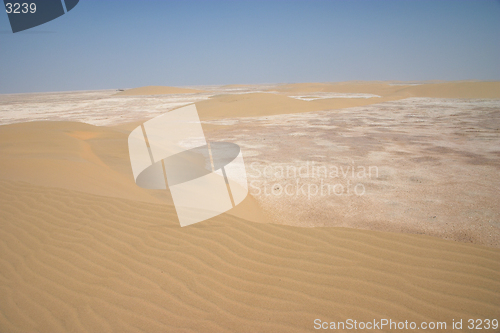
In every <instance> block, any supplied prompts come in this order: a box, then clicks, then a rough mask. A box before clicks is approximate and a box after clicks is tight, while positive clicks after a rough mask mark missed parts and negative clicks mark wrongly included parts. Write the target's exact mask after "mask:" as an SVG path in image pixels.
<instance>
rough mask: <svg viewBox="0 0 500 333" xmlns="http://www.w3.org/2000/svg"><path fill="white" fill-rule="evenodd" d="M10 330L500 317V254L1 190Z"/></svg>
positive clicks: (307, 326)
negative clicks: (181, 220) (190, 222)
mask: <svg viewBox="0 0 500 333" xmlns="http://www.w3.org/2000/svg"><path fill="white" fill-rule="evenodd" d="M0 193H1V194H0V209H1V212H2V213H1V214H0V299H1V302H0V331H1V332H306V331H312V330H313V321H314V319H316V318H321V319H323V320H328V321H330V320H335V321H339V320H346V319H348V318H353V319H357V320H358V321H359V320H364V321H368V320H373V319H374V318H375V319H377V318H391V319H393V320H403V321H404V320H413V321H416V322H419V321H424V320H425V321H430V320H440V321H443V320H446V321H449V322H451V320H452V319H453V318H454V319H458V318H464V319H465V318H488V317H489V318H494V317H496V318H498V316H499V314H500V268H499V265H498V263H499V262H500V251H499V250H498V249H492V248H485V247H480V246H476V245H470V244H461V243H456V242H451V241H444V240H440V239H436V238H431V237H426V236H416V235H404V234H392V233H382V232H374V231H360V230H350V229H343V228H295V227H290V226H279V225H268V224H255V223H250V222H247V221H244V220H241V219H237V218H234V217H231V216H229V215H221V216H219V217H217V218H214V219H211V220H209V221H207V222H205V223H203V224H199V225H194V226H192V227H189V228H180V227H179V225H178V222H177V220H176V215H175V211H174V209H173V207H171V206H166V205H164V206H162V205H153V204H148V203H139V202H134V201H127V200H122V199H114V198H106V197H100V196H95V195H90V194H83V193H79V192H74V191H69V190H62V189H55V188H46V187H36V186H33V185H29V184H27V183H22V182H12V181H1V182H0Z"/></svg>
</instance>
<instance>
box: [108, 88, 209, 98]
mask: <svg viewBox="0 0 500 333" xmlns="http://www.w3.org/2000/svg"><path fill="white" fill-rule="evenodd" d="M200 92H203V91H202V90H196V89H188V88H177V87H165V86H147V87H140V88H132V89H127V90H125V91H120V92H118V93H116V94H115V95H117V96H134V95H165V94H196V93H200Z"/></svg>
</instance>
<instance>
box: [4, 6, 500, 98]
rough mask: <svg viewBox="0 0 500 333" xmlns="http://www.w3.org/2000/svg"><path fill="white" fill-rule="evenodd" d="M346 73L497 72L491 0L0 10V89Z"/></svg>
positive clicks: (470, 75) (498, 75) (498, 28)
mask: <svg viewBox="0 0 500 333" xmlns="http://www.w3.org/2000/svg"><path fill="white" fill-rule="evenodd" d="M348 80H402V81H408V80H500V2H499V1H435V0H434V1H423V0H415V1H388V0H387V1H375V0H371V1H356V0H354V1H283V0H282V1H153V0H142V1H140V0H120V1H118V0H116V1H113V0H107V1H106V0H101V1H97V0H81V1H80V3H79V4H78V6H76V7H75V8H74V9H73V10H72V11H70V12H69V13H67V14H65V15H63V16H61V17H60V18H58V19H56V20H53V21H51V22H48V23H46V24H44V25H41V26H39V27H36V28H33V29H30V30H27V31H25V32H19V33H16V34H13V33H12V32H11V30H10V26H9V22H8V18H7V14H6V13H0V93H21V92H42V91H69V90H92V89H113V88H114V89H117V88H130V87H138V86H144V85H170V86H189V85H208V84H234V83H286V82H333V81H348Z"/></svg>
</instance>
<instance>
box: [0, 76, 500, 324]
mask: <svg viewBox="0 0 500 333" xmlns="http://www.w3.org/2000/svg"><path fill="white" fill-rule="evenodd" d="M191 103H195V105H196V107H197V110H198V114H199V117H200V119H201V121H202V126H203V130H204V133H205V136H206V139H207V141H209V142H233V143H237V144H238V145H239V146H240V147H241V150H242V154H243V158H244V161H245V166H246V172H247V180H248V186H249V195H248V197H247V198H246V199H245V200H244V202H242V203H241V204H240V205H238V206H237V207H236V208H234V209H233V210H230V211H228V212H227V213H224V214H221V215H219V216H216V217H214V218H212V219H210V220H207V221H203V222H200V223H198V224H195V225H191V226H188V227H184V228H181V227H180V226H179V222H178V220H177V216H176V211H175V207H174V206H173V203H172V198H171V196H170V193H169V192H168V190H167V191H164V190H146V189H142V188H140V187H138V186H137V185H136V184H135V182H134V178H133V176H132V171H131V166H130V159H129V155H128V147H127V138H128V134H129V133H130V132H131V131H132V130H133V129H134V128H136V127H137V126H139V125H140V124H141V123H143V122H144V121H146V120H148V119H151V118H153V117H155V116H158V115H161V114H164V113H166V112H168V111H170V110H173V109H175V108H178V107H181V106H183V105H188V104H191ZM0 171H1V172H0V187H1V192H0V211H1V214H0V226H1V227H0V299H1V301H0V331H1V332H70V331H71V332H309V331H316V329H315V326H314V321H315V320H317V319H320V320H321V321H326V322H341V321H346V320H348V319H353V320H357V321H358V322H373V321H374V320H376V321H377V320H382V319H384V318H385V319H391V320H393V321H397V322H405V321H408V322H416V323H417V324H420V323H421V322H438V321H439V322H446V323H447V331H452V329H451V327H452V323H453V322H454V321H455V322H456V321H459V320H462V321H463V322H464V325H463V330H462V331H464V332H465V331H472V330H471V329H469V328H468V326H467V322H468V320H470V319H473V320H478V319H479V320H483V321H484V320H486V319H488V320H493V319H497V320H500V205H499V203H498V201H499V200H498V197H499V195H498V194H499V188H500V176H499V171H500V83H499V82H343V83H301V84H268V85H230V86H198V87H183V88H175V87H157V86H154V87H142V88H135V89H125V90H124V91H118V90H102V91H77V92H58V93H39V94H13V95H0ZM337 331H342V330H337ZM381 331H389V329H388V328H387V327H386V328H385V329H382V330H381ZM409 331H411V330H409ZM455 331H457V330H455ZM490 331H495V330H493V329H492V330H490Z"/></svg>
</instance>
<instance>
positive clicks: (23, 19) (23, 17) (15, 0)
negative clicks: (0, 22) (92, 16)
mask: <svg viewBox="0 0 500 333" xmlns="http://www.w3.org/2000/svg"><path fill="white" fill-rule="evenodd" d="M63 1H64V6H63V2H62V0H22V1H21V0H3V2H4V5H5V11H6V13H7V16H8V17H9V21H10V27H11V28H12V32H14V33H15V32H19V31H23V30H27V29H31V28H33V27H36V26H39V25H41V24H44V23H47V22H49V21H52V20H53V19H56V18H58V17H59V16H62V15H64V13H65V12H66V11H68V12H69V11H70V10H72V9H73V8H75V6H76V5H77V4H78V2H79V0H63Z"/></svg>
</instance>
